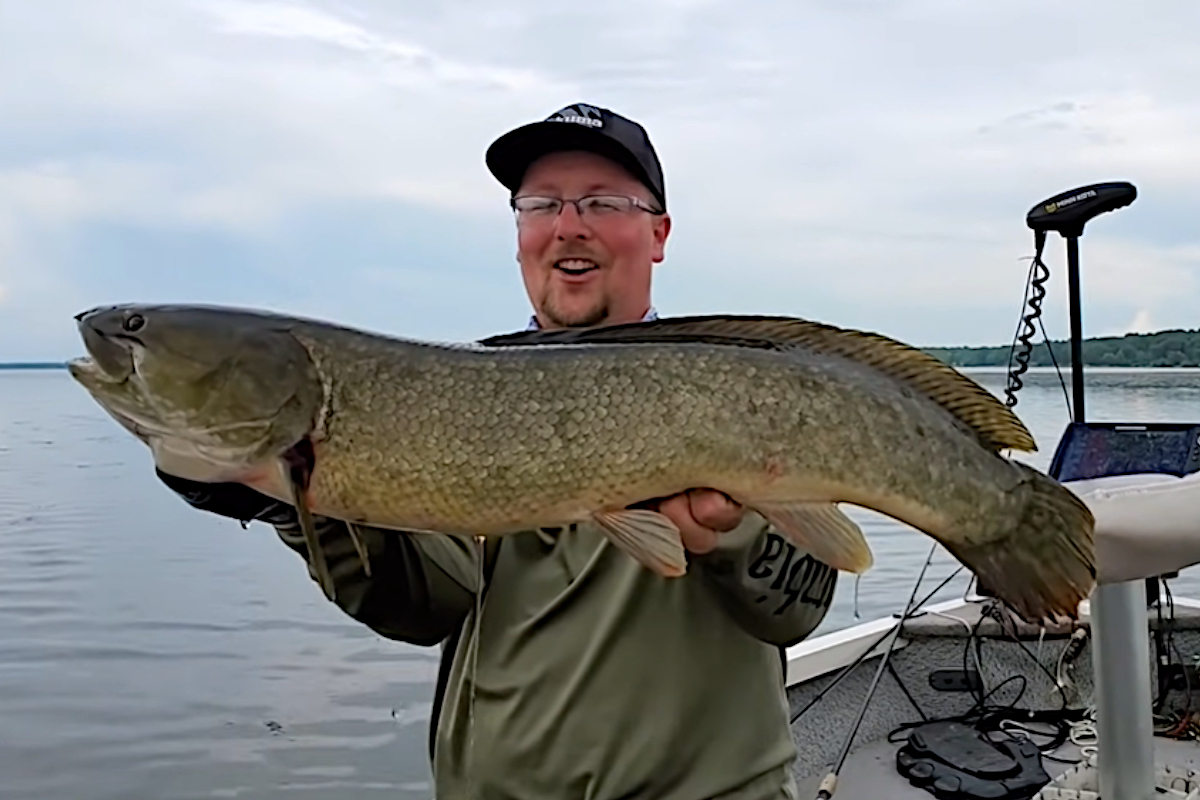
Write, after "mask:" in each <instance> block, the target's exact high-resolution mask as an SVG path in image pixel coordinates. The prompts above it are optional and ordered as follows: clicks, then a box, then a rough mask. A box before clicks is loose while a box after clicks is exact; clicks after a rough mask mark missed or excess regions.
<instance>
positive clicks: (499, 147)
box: [486, 103, 667, 211]
mask: <svg viewBox="0 0 1200 800" xmlns="http://www.w3.org/2000/svg"><path fill="white" fill-rule="evenodd" d="M556 150H588V151H590V152H593V153H597V154H599V155H602V156H604V157H605V158H610V159H612V160H613V161H615V162H617V163H618V164H620V165H621V166H623V167H625V169H627V170H629V171H630V172H631V173H632V174H633V175H634V176H635V177H636V178H637V179H638V180H640V181H641V182H642V183H644V184H645V185H646V188H648V189H649V190H650V191H651V192H652V193H653V194H654V197H655V198H656V199H657V200H658V202H659V204H660V205H661V206H662V209H663V210H664V211H665V210H666V208H667V191H666V187H665V186H664V185H663V183H664V181H663V173H662V165H661V164H659V162H658V154H657V153H655V152H654V146H653V145H652V144H650V136H649V134H647V133H646V129H645V128H643V127H642V126H641V125H639V124H638V123H636V122H634V121H633V120H631V119H627V118H626V117H622V116H621V115H620V114H616V113H614V112H612V111H609V110H608V109H607V108H599V107H597V106H592V105H587V104H585V103H576V104H574V105H570V106H567V107H566V108H564V109H562V110H560V111H555V112H554V113H553V114H551V115H550V116H548V117H546V119H544V120H543V121H541V122H532V123H530V124H528V125H523V126H521V127H520V128H516V129H514V130H511V131H509V132H508V133H506V134H504V135H503V136H501V137H500V138H499V139H497V140H496V141H494V142H492V146H491V147H489V148H488V150H487V156H486V161H487V166H488V169H489V170H491V172H492V174H493V175H495V176H496V180H498V181H500V183H501V184H503V185H504V186H505V187H506V188H507V189H508V190H509V191H510V192H516V191H517V189H518V187H520V185H521V180H522V179H523V178H524V177H525V170H527V169H528V168H529V165H530V164H532V163H533V162H534V161H536V160H537V159H539V158H541V157H542V156H544V155H546V154H547V153H551V152H554V151H556Z"/></svg>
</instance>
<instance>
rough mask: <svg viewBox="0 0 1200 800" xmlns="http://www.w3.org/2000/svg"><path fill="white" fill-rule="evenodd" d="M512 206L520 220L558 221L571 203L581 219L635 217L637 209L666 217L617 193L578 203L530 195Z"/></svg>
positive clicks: (578, 200)
mask: <svg viewBox="0 0 1200 800" xmlns="http://www.w3.org/2000/svg"><path fill="white" fill-rule="evenodd" d="M508 203H509V205H510V206H512V209H513V211H515V212H516V214H517V220H518V221H520V220H529V221H535V220H536V221H547V220H551V219H554V218H555V217H557V216H558V214H559V212H560V211H562V210H563V206H565V205H566V204H567V203H571V204H572V205H574V206H575V211H576V212H578V214H579V216H580V217H584V218H587V217H590V218H592V219H596V220H600V219H615V218H617V217H621V216H625V215H628V214H632V213H633V212H634V211H635V210H641V211H645V212H646V213H647V214H654V215H655V216H661V215H662V214H663V212H662V211H659V210H657V209H655V208H652V207H651V206H648V205H646V204H645V203H644V202H642V201H641V200H639V199H637V198H636V197H626V196H624V195H617V194H593V195H588V196H587V197H580V198H577V199H575V200H564V199H563V198H561V197H535V196H532V195H527V196H525V197H514V198H512V199H511V200H509V201H508Z"/></svg>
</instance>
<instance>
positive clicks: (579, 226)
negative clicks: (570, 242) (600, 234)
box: [554, 203, 592, 239]
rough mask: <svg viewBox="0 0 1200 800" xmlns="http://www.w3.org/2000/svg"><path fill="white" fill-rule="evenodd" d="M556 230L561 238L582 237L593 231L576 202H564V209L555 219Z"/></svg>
mask: <svg viewBox="0 0 1200 800" xmlns="http://www.w3.org/2000/svg"><path fill="white" fill-rule="evenodd" d="M554 232H555V234H556V235H557V236H558V238H559V239H570V238H575V239H582V238H585V237H587V236H589V235H590V234H591V232H592V231H591V228H589V227H588V224H587V222H586V221H584V219H583V217H582V216H580V214H579V209H578V208H577V207H576V205H575V204H574V203H563V207H562V210H560V211H559V212H558V216H557V217H556V218H555V220H554Z"/></svg>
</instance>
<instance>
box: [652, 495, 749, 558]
mask: <svg viewBox="0 0 1200 800" xmlns="http://www.w3.org/2000/svg"><path fill="white" fill-rule="evenodd" d="M657 510H658V511H659V512H660V513H662V514H663V515H665V516H666V517H667V518H669V519H670V520H671V521H672V522H674V523H675V526H676V527H677V528H679V533H680V534H681V536H682V539H683V546H684V547H685V548H687V549H688V550H690V551H691V552H693V553H696V554H697V555H703V554H704V553H708V552H710V551H711V550H712V549H713V548H715V547H716V546H717V540H718V537H719V536H720V535H721V534H722V533H725V532H726V531H731V530H733V529H734V528H736V527H737V526H738V525H740V524H741V522H742V517H743V515H744V514H745V509H743V508H742V506H741V505H740V504H738V503H735V502H734V501H733V500H731V499H730V498H729V496H728V495H726V494H724V493H722V492H718V491H716V490H714V489H691V490H689V491H686V492H683V493H681V494H677V495H672V496H671V497H667V498H665V499H663V500H660V501H658V503H657Z"/></svg>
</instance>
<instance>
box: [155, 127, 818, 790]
mask: <svg viewBox="0 0 1200 800" xmlns="http://www.w3.org/2000/svg"><path fill="white" fill-rule="evenodd" d="M487 164H488V167H489V168H490V169H491V171H492V173H493V174H494V175H495V176H496V178H497V179H498V180H499V181H500V182H501V183H502V184H503V185H504V186H505V187H507V188H508V189H509V190H510V191H511V192H512V200H511V203H512V205H513V208H514V211H515V214H516V228H517V240H518V254H519V256H518V257H519V261H520V265H521V274H522V277H523V279H524V282H525V288H526V291H527V293H528V295H529V299H530V301H531V303H532V305H533V317H532V319H531V320H530V325H531V326H533V327H545V328H561V327H579V326H595V325H604V324H617V323H626V322H636V321H638V320H642V319H644V318H647V317H650V318H652V317H653V316H654V310H653V307H652V305H651V296H650V284H651V280H650V278H651V271H652V269H653V265H654V264H655V263H656V262H659V261H662V259H663V254H664V248H665V246H666V241H667V236H668V234H669V233H670V228H671V221H670V217H669V216H668V215H667V213H666V193H665V189H664V184H663V175H662V170H661V167H660V165H659V161H658V157H657V155H656V154H655V151H654V149H653V147H652V146H651V144H650V141H649V138H648V136H647V135H646V132H645V131H644V130H643V128H642V127H641V126H640V125H638V124H637V123H634V122H632V121H630V120H628V119H625V118H624V117H621V116H619V115H617V114H614V113H612V112H610V111H608V110H606V109H600V108H595V107H593V106H587V105H576V106H570V107H568V108H565V109H563V110H562V111H560V112H557V113H556V114H553V115H551V116H550V117H549V118H548V119H547V120H545V121H542V122H538V123H533V124H531V125H527V126H524V127H521V128H518V129H516V130H514V131H511V132H509V133H508V134H506V135H504V136H502V137H501V138H500V139H498V140H497V141H496V142H495V143H494V144H493V145H492V146H491V148H490V149H489V151H488V154H487ZM160 477H162V478H163V480H164V481H166V482H167V483H168V485H170V486H172V487H173V488H175V489H176V490H177V491H180V492H181V493H182V494H184V496H185V498H186V499H188V501H189V502H191V503H192V504H193V505H194V506H196V507H198V508H203V509H207V510H209V511H213V512H215V513H219V514H224V515H226V516H231V517H235V518H239V519H243V520H247V519H260V520H265V521H267V522H269V523H271V524H273V525H274V526H275V527H276V529H277V531H278V533H279V535H280V537H281V538H282V539H283V541H284V542H285V543H286V544H288V545H289V546H290V547H292V548H293V549H294V550H296V551H297V552H299V553H301V554H302V555H304V554H305V552H306V551H305V545H304V542H303V539H302V537H301V534H300V531H299V526H298V524H297V522H296V518H295V514H294V512H293V510H292V509H291V507H290V506H288V505H286V504H281V503H276V502H273V501H270V500H267V499H265V498H264V497H263V496H262V495H258V494H257V493H255V492H253V491H251V490H249V489H246V488H244V487H240V486H229V485H219V486H206V485H203V484H190V483H187V482H183V481H180V480H178V479H176V478H173V477H169V476H165V475H162V474H161V473H160ZM650 502H652V504H655V505H657V507H658V508H659V510H661V511H662V512H663V513H665V514H667V515H668V516H669V517H671V519H672V520H673V521H674V522H675V523H676V524H677V525H678V526H679V528H680V530H681V532H682V534H683V540H684V544H685V547H686V548H687V550H688V551H689V558H690V566H689V570H688V574H687V575H685V576H683V577H681V578H675V579H666V578H661V577H659V576H658V575H656V574H654V573H653V572H652V571H651V570H649V569H647V568H645V567H643V566H641V565H640V564H638V563H637V562H636V561H635V560H633V559H632V558H631V557H629V556H628V555H626V554H624V553H622V552H621V551H619V550H617V549H615V548H614V547H613V546H611V545H610V544H609V543H608V542H607V541H606V540H605V537H604V536H603V534H602V533H601V532H600V531H599V530H597V529H596V528H595V527H593V526H592V525H578V526H571V527H570V528H567V529H553V530H534V531H528V532H524V533H519V534H514V535H512V536H509V537H505V538H503V539H499V540H489V543H488V545H487V546H486V548H484V547H483V546H480V545H477V544H476V543H475V542H474V541H471V540H465V539H461V538H456V537H450V536H442V535H437V534H428V533H425V534H420V533H418V534H406V533H400V532H395V531H384V530H379V529H370V528H361V527H360V529H359V530H360V531H361V534H362V536H363V538H364V539H365V542H366V545H367V547H368V549H369V553H370V563H371V569H372V574H371V576H370V577H368V576H367V575H366V574H365V573H364V571H363V568H362V566H361V564H360V562H359V559H358V556H357V553H356V551H355V547H354V545H353V543H352V541H351V539H350V537H349V535H348V533H347V530H346V526H345V524H344V523H342V522H339V521H336V520H331V519H323V520H320V521H319V534H320V540H321V542H322V547H323V548H324V549H325V551H326V558H327V559H328V561H329V564H330V569H331V571H332V573H333V577H334V580H335V583H336V585H337V601H336V602H337V603H338V605H339V606H340V607H341V608H342V609H343V610H344V611H346V613H347V614H349V615H350V616H351V617H353V618H354V619H356V620H358V621H360V622H362V623H364V624H366V625H368V626H369V627H371V628H372V629H374V630H375V631H377V632H379V633H380V634H382V635H384V636H387V637H390V638H393V639H398V640H401V641H405V642H411V643H415V644H420V645H432V644H436V643H442V645H443V657H442V664H441V670H440V674H439V679H438V685H437V691H436V696H435V701H434V714H433V718H432V723H431V731H430V747H431V755H432V759H433V772H434V778H435V784H436V791H437V796H438V797H439V798H488V799H489V800H491V799H492V798H494V799H495V800H507V799H508V798H512V799H513V800H518V799H519V800H541V799H542V798H547V799H549V798H554V799H555V800H557V799H558V798H589V799H590V800H610V799H614V800H615V798H657V799H659V800H671V799H675V798H677V799H678V800H703V799H707V798H722V799H723V800H778V799H779V798H792V797H795V786H794V784H793V781H792V776H791V763H792V760H793V758H794V755H795V753H794V745H793V742H792V739H791V735H790V729H789V725H788V708H787V702H786V696H785V691H784V676H783V672H782V670H783V662H782V659H781V652H782V648H783V647H785V646H787V645H789V644H792V643H794V642H797V641H799V640H801V639H803V638H804V637H806V636H807V635H809V634H810V633H811V632H812V630H813V629H814V628H815V627H816V626H817V624H818V623H819V622H820V621H821V619H822V618H823V617H824V615H825V613H826V611H827V610H828V607H829V603H830V600H831V598H832V595H833V590H834V584H835V573H834V571H833V570H831V569H830V568H829V567H827V566H826V565H824V564H821V563H819V562H817V561H815V560H813V559H812V558H811V556H808V555H806V554H803V553H797V552H796V551H795V549H794V548H793V546H792V545H791V544H790V543H787V542H786V541H785V540H784V539H783V538H782V537H780V536H778V535H776V534H774V533H773V532H772V531H770V530H769V528H768V526H767V524H766V523H765V521H764V520H763V519H762V518H761V517H759V516H758V515H756V514H753V513H748V512H744V511H743V509H741V508H740V507H739V506H737V505H736V504H734V503H733V502H732V501H730V500H729V499H728V498H727V497H725V496H724V495H722V494H719V493H717V492H715V491H711V490H696V491H692V492H687V493H684V494H681V495H677V496H675V497H672V498H667V499H659V500H658V501H650Z"/></svg>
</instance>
